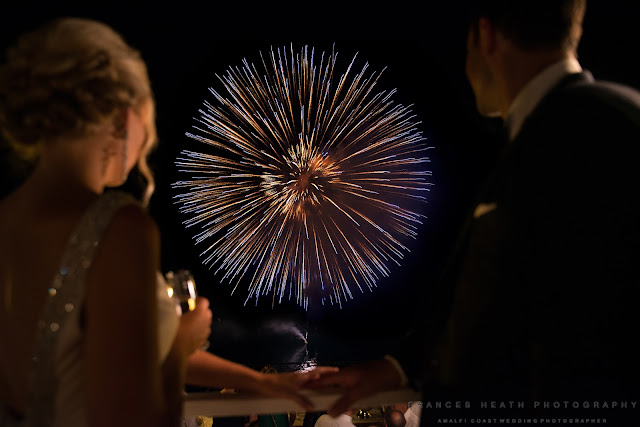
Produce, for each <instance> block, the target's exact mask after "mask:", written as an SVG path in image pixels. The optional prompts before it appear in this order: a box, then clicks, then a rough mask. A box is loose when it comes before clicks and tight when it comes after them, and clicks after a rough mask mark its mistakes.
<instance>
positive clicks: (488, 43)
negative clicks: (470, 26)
mask: <svg viewBox="0 0 640 427" xmlns="http://www.w3.org/2000/svg"><path fill="white" fill-rule="evenodd" d="M496 33H497V30H496V27H495V26H494V25H493V24H492V23H491V21H489V20H488V19H487V18H484V17H481V18H480V19H478V41H477V44H478V47H479V48H480V52H482V54H483V55H484V56H486V57H491V56H493V55H494V54H495V52H496V49H497V34H496Z"/></svg>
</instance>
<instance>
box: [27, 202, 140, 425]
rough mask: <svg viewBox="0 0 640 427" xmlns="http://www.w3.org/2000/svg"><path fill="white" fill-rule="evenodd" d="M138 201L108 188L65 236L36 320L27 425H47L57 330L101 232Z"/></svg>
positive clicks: (76, 297) (77, 300)
mask: <svg viewBox="0 0 640 427" xmlns="http://www.w3.org/2000/svg"><path fill="white" fill-rule="evenodd" d="M137 203H138V202H137V201H136V200H135V199H134V198H133V197H132V196H130V195H129V194H126V193H123V192H120V191H109V192H107V193H105V194H103V195H102V196H101V197H100V198H99V199H98V200H96V201H95V202H94V203H93V204H91V206H89V208H88V209H87V211H86V212H85V214H84V215H83V217H82V219H81V220H80V222H79V223H78V225H77V226H76V227H75V229H74V231H73V232H72V233H71V235H70V236H69V239H68V241H67V246H66V248H65V251H64V253H63V256H62V259H61V263H60V268H59V270H58V271H57V272H56V274H55V277H54V278H53V281H52V283H51V286H50V287H49V289H48V294H49V295H48V300H47V302H46V304H45V308H44V312H43V313H42V315H41V317H40V320H39V321H38V330H37V335H36V348H35V352H34V355H33V359H32V362H31V365H32V366H31V368H32V369H31V378H30V380H31V383H30V388H29V392H30V407H29V410H28V414H27V419H28V420H29V425H33V426H48V425H50V423H51V419H52V416H53V404H54V401H55V395H54V394H55V393H54V391H55V390H56V389H57V385H58V384H57V383H56V378H55V376H54V372H55V369H54V368H55V366H54V364H55V357H56V354H57V353H56V350H57V342H58V336H59V334H60V330H61V329H63V328H64V327H65V322H66V321H67V320H68V318H69V317H70V313H71V312H73V311H74V310H76V309H81V307H82V306H83V303H84V297H85V278H86V274H87V270H88V269H89V267H90V266H91V262H92V261H93V256H94V253H95V250H96V248H97V247H98V244H99V243H100V239H101V238H102V235H103V233H104V231H105V229H106V228H107V226H108V225H109V223H110V222H111V219H112V218H113V216H114V214H115V213H116V212H117V211H118V209H119V208H121V207H123V206H125V205H128V204H137Z"/></svg>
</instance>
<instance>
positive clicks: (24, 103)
mask: <svg viewBox="0 0 640 427" xmlns="http://www.w3.org/2000/svg"><path fill="white" fill-rule="evenodd" d="M145 105H149V106H150V108H143V106H145ZM126 108H133V109H134V110H135V111H136V112H138V113H139V114H144V116H141V118H142V120H143V122H144V123H145V127H146V134H147V140H146V141H145V142H144V145H143V149H142V155H141V156H140V160H139V162H138V165H137V166H138V170H139V171H140V173H141V174H142V175H143V176H144V178H145V179H146V181H147V188H146V190H145V193H144V196H143V202H144V203H145V204H146V203H147V202H148V199H149V197H150V196H151V193H152V192H153V187H154V181H153V176H152V174H151V171H150V169H149V166H148V164H147V155H148V153H149V152H150V151H151V149H152V148H153V146H154V145H155V142H156V128H155V111H154V102H153V93H152V91H151V85H150V82H149V76H148V74H147V68H146V65H145V63H144V61H143V60H142V57H141V56H140V53H139V52H138V51H137V50H135V49H133V48H132V47H130V46H129V45H127V43H126V42H125V41H124V39H123V38H122V37H121V36H120V35H119V34H117V33H116V32H115V31H114V30H112V29H111V28H110V27H108V26H107V25H105V24H102V23H100V22H97V21H93V20H89V19H82V18H62V19H57V20H55V21H52V22H50V23H48V24H47V25H45V26H43V27H41V28H40V29H38V30H36V31H33V32H31V33H27V34H25V35H23V36H22V37H20V39H19V40H18V42H17V44H16V45H15V46H14V47H13V48H11V49H9V50H8V51H7V59H6V62H5V63H4V64H3V65H2V66H0V126H1V129H2V133H3V136H4V138H5V139H6V140H7V141H8V142H9V143H10V144H12V146H13V147H15V148H16V151H17V152H18V153H21V154H22V155H23V156H31V157H37V154H38V151H39V150H38V148H39V147H40V146H42V144H46V143H47V142H48V141H53V140H57V139H60V138H74V137H84V136H90V135H92V134H94V133H95V132H96V131H97V130H98V129H99V128H100V127H101V125H104V123H105V122H106V121H109V120H113V119H114V117H115V115H116V114H117V113H118V112H119V111H122V110H123V109H126Z"/></svg>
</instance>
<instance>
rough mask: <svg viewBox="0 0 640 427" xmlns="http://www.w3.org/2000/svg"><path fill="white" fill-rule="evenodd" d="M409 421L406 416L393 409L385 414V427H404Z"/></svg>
mask: <svg viewBox="0 0 640 427" xmlns="http://www.w3.org/2000/svg"><path fill="white" fill-rule="evenodd" d="M406 424H407V420H406V419H405V417H404V414H403V413H402V412H400V411H399V410H397V409H392V410H390V411H389V412H387V413H386V414H385V425H386V426H387V427H404V426H405V425H406Z"/></svg>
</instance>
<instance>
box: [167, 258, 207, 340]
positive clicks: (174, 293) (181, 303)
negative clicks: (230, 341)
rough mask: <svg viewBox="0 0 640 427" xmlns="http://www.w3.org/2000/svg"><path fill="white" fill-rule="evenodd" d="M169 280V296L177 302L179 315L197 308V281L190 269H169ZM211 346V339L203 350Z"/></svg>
mask: <svg viewBox="0 0 640 427" xmlns="http://www.w3.org/2000/svg"><path fill="white" fill-rule="evenodd" d="M165 279H166V281H167V292H168V293H169V297H170V298H173V299H174V300H175V302H176V311H177V312H178V314H179V315H182V313H186V312H188V311H193V310H194V309H195V308H196V298H197V297H198V292H197V290H196V281H195V279H194V278H193V275H192V274H191V272H190V271H189V270H186V269H180V270H176V271H169V272H167V274H165ZM207 348H209V341H207V342H206V343H205V344H204V345H203V346H202V350H206V349H207Z"/></svg>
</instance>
